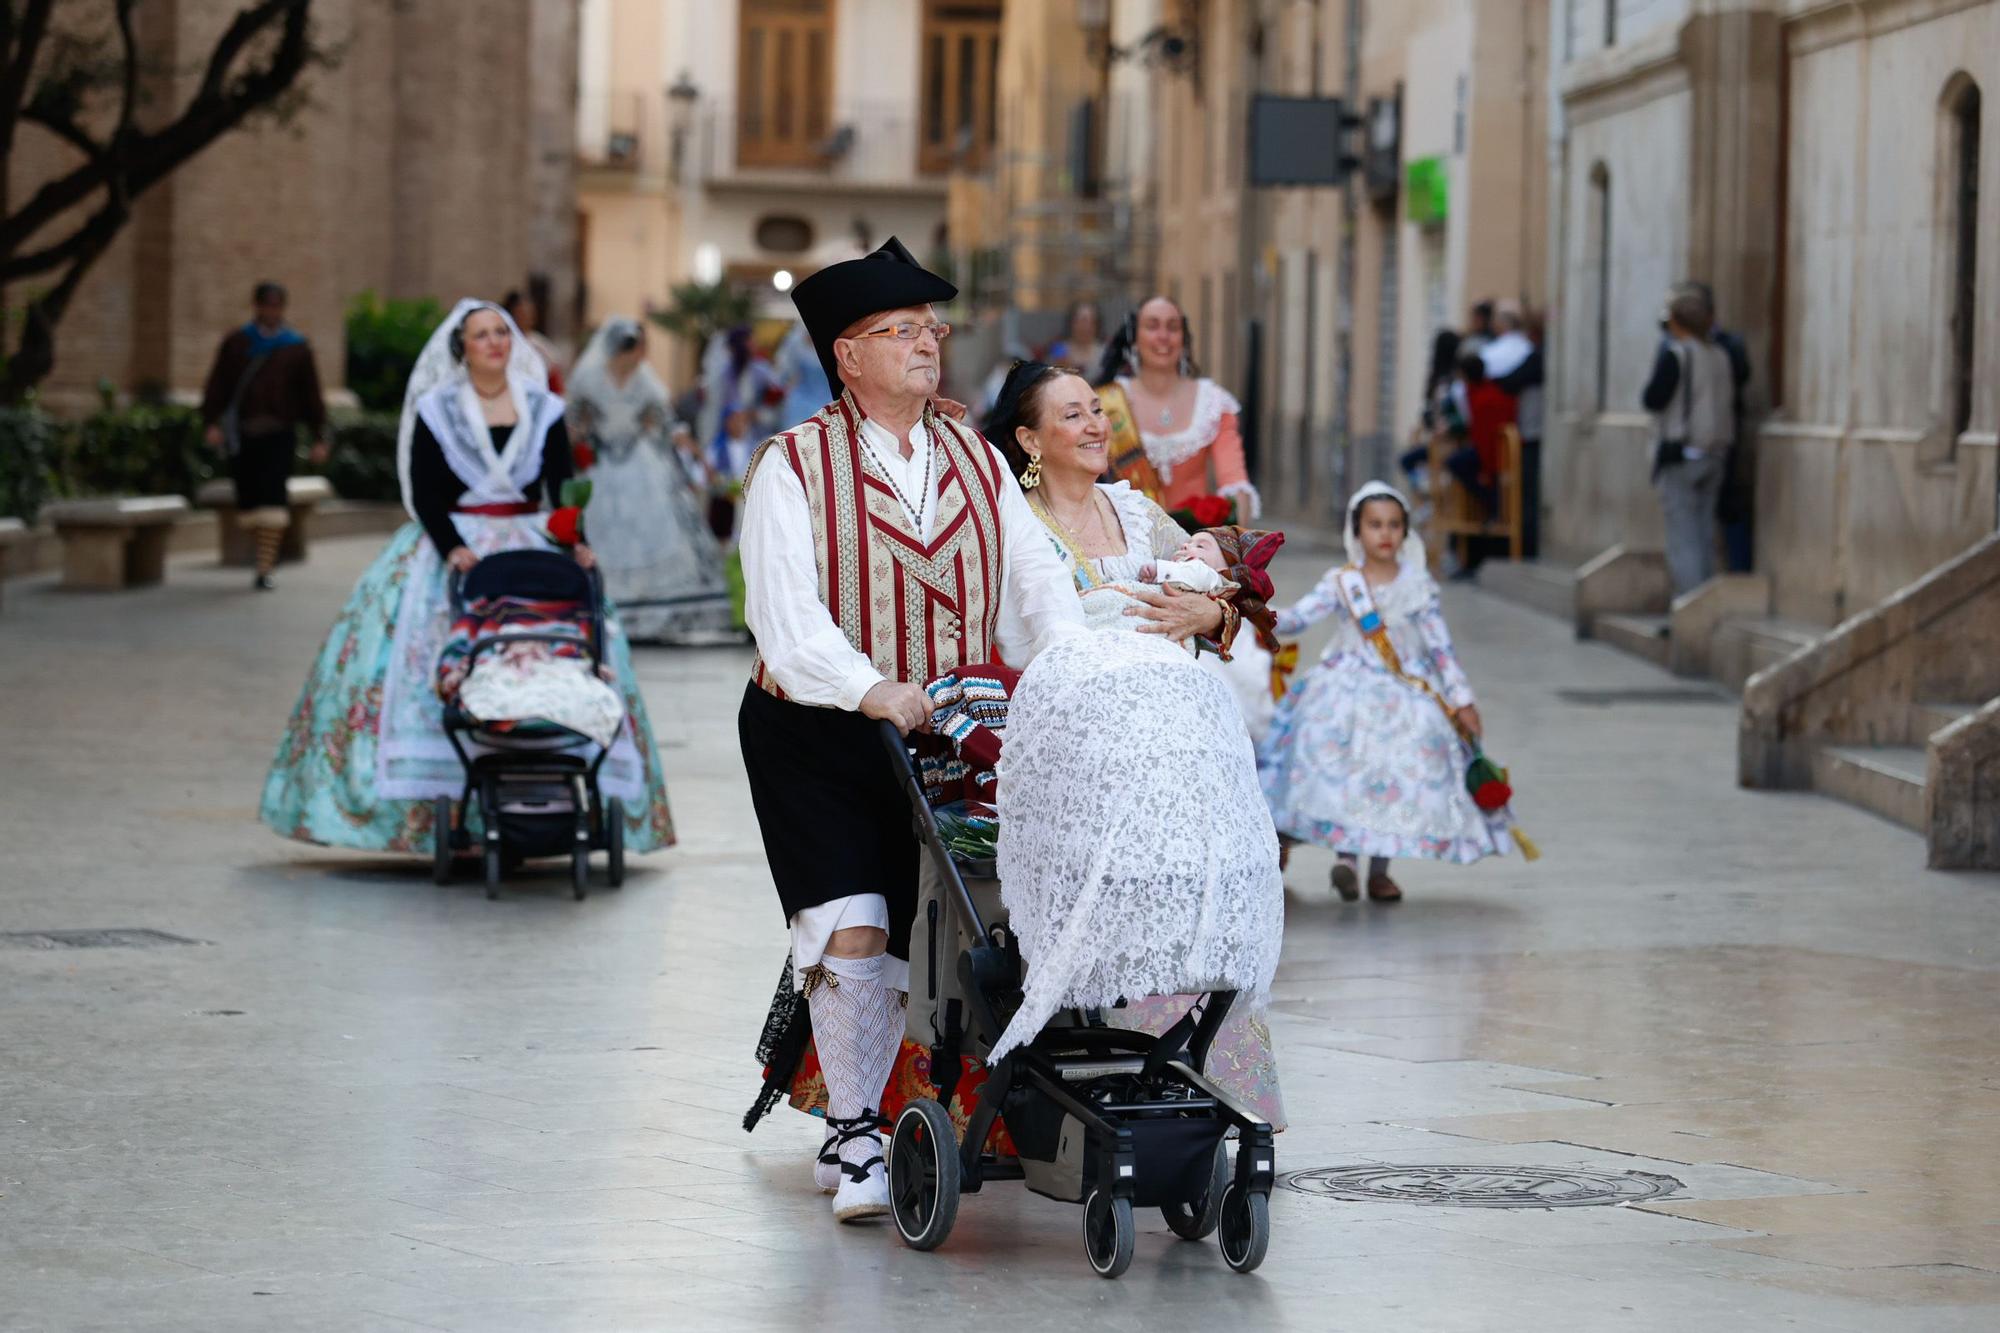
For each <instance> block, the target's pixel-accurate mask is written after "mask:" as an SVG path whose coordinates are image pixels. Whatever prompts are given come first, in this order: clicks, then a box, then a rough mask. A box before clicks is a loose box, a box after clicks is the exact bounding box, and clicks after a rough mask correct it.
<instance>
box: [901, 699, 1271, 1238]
mask: <svg viewBox="0 0 2000 1333" xmlns="http://www.w3.org/2000/svg"><path fill="white" fill-rule="evenodd" d="M882 739H883V742H884V744H885V745H886V746H887V748H888V750H889V754H890V760H891V762H892V763H893V764H894V765H895V766H896V771H897V774H898V777H899V779H900V781H901V782H902V785H903V788H904V790H905V792H906V793H907V794H908V796H909V799H910V805H911V810H912V814H913V816H914V819H915V822H916V827H917V833H918V835H919V838H920V840H921V841H922V843H923V846H924V852H925V855H924V859H923V868H922V873H921V876H920V881H919V882H920V887H919V890H918V893H919V896H918V901H917V917H916V923H915V925H914V927H913V929H912V932H911V939H910V1006H909V1031H910V1038H911V1040H913V1041H916V1042H918V1043H919V1044H922V1045H928V1046H929V1047H930V1052H931V1062H930V1067H931V1069H932V1071H933V1078H934V1080H935V1081H936V1084H937V1089H938V1096H937V1098H936V1099H935V1100H933V1099H929V1098H923V1099H919V1100H916V1101H912V1102H910V1103H909V1104H908V1105H907V1106H905V1107H904V1108H903V1109H902V1111H901V1113H900V1114H899V1115H898V1116H897V1117H896V1120H895V1127H894V1133H893V1135H892V1137H891V1139H890V1144H889V1152H888V1159H889V1160H888V1169H889V1201H890V1210H891V1212H892V1214H893V1215H894V1218H895V1222H896V1228H897V1230H898V1231H899V1232H900V1233H901V1234H902V1237H903V1240H904V1242H905V1243H906V1244H908V1245H910V1246H911V1247H913V1248H915V1249H919V1250H932V1249H936V1248H937V1247H938V1246H940V1245H942V1244H943V1243H944V1242H945V1239H946V1238H947V1237H948V1236H949V1235H950V1234H951V1229H952V1224H953V1222H954V1221H955V1220H956V1219H957V1216H958V1203H959V1198H960V1196H961V1195H965V1194H976V1193H978V1192H979V1191H980V1190H981V1189H982V1188H983V1187H984V1186H985V1185H986V1183H987V1182H988V1181H994V1180H1021V1181H1024V1182H1025V1183H1026V1185H1027V1187H1028V1188H1029V1189H1031V1190H1033V1191H1035V1192H1036V1193H1037V1194H1042V1195H1045V1196H1047V1197H1049V1198H1052V1199H1058V1200H1061V1201H1063V1202H1065V1203H1081V1204H1082V1205H1083V1239H1084V1249H1085V1253H1086V1254H1087V1256H1088V1257H1089V1260H1090V1265H1091V1267H1092V1268H1093V1269H1094V1270H1095V1271H1096V1272H1097V1273H1098V1275H1099V1276H1101V1277H1107V1278H1114V1277H1117V1276H1118V1275H1120V1274H1121V1273H1123V1272H1124V1271H1125V1269H1126V1267H1127V1266H1128V1265H1130V1264H1131V1262H1132V1251H1133V1246H1134V1243H1135V1240H1136V1235H1137V1233H1136V1229H1135V1225H1134V1222H1133V1209H1135V1208H1140V1207H1157V1208H1159V1209H1160V1211H1161V1212H1162V1214H1164V1216H1165V1218H1166V1222H1167V1225H1168V1227H1170V1228H1171V1229H1172V1230H1173V1232H1174V1233H1175V1234H1176V1235H1178V1236H1181V1237H1182V1238H1184V1239H1187V1240H1202V1239H1205V1238H1206V1237H1207V1236H1208V1235H1209V1234H1210V1233H1212V1232H1216V1231H1219V1232H1220V1233H1221V1234H1220V1242H1221V1250H1222V1258H1223V1261H1224V1262H1225V1263H1227V1264H1228V1265H1229V1266H1230V1267H1231V1268H1233V1269H1235V1270H1236V1271H1237V1272H1240V1273H1247V1272H1250V1271H1251V1270H1252V1269H1255V1268H1256V1267H1257V1266H1258V1265H1259V1264H1261V1263H1262V1262H1263V1260H1264V1253H1265V1250H1266V1248H1267V1246H1268V1245H1269V1243H1270V1236H1271V1218H1270V1211H1269V1209H1270V1193H1271V1184H1272V1179H1273V1170H1272V1162H1273V1143H1272V1138H1273V1130H1272V1128H1271V1126H1270V1125H1269V1124H1268V1123H1266V1122H1265V1121H1264V1120H1263V1119H1262V1118H1261V1117H1260V1116H1258V1115H1257V1113H1256V1112H1254V1111H1252V1110H1250V1109H1248V1108H1247V1107H1245V1106H1243V1105H1242V1104H1241V1103H1240V1102H1238V1101H1237V1100H1236V1099H1234V1098H1233V1097H1231V1096H1230V1095H1229V1094H1228V1093H1227V1092H1225V1091H1223V1090H1222V1089H1221V1088H1220V1087H1218V1086H1217V1085H1216V1084H1215V1083H1213V1082H1212V1081H1210V1080H1209V1079H1208V1078H1207V1077H1206V1076H1205V1074H1204V1073H1203V1066H1204V1064H1205V1062H1206V1060H1207V1057H1208V1051H1209V1047H1210V1045H1211V1044H1212V1043H1213V1041H1214V1039H1215V1036H1216V1033H1217V1032H1218V1031H1219V1030H1220V1029H1221V1027H1222V1023H1223V1020H1224V1018H1225V1017H1227V1015H1228V1013H1229V1008H1230V1005H1231V1003H1232V1002H1233V1001H1234V999H1235V994H1234V992H1230V991H1216V992H1211V993H1210V994H1209V995H1207V996H1206V997H1205V998H1204V999H1203V1000H1202V1001H1201V1002H1199V1003H1197V1004H1196V1005H1195V1006H1194V1008H1193V1009H1192V1010H1190V1012H1189V1013H1188V1014H1187V1016H1185V1017H1184V1018H1182V1019H1181V1020H1179V1021H1178V1022H1176V1023H1175V1024H1174V1025H1173V1026H1172V1027H1171V1028H1169V1029H1168V1030H1167V1031H1166V1032H1165V1033H1163V1034H1162V1035H1160V1036H1159V1037H1153V1036H1150V1035H1148V1034H1146V1033H1144V1032H1135V1031H1130V1030H1128V1029H1124V1028H1118V1027H1113V1026H1110V1025H1109V1024H1107V1023H1106V1022H1105V1021H1104V1019H1103V1016H1102V1013H1101V1012H1100V1011H1097V1010H1090V1009H1070V1010H1066V1011H1064V1012H1063V1013H1062V1014H1061V1015H1059V1016H1058V1017H1057V1018H1056V1019H1055V1020H1054V1021H1053V1022H1051V1023H1050V1024H1049V1025H1048V1026H1047V1027H1046V1028H1044V1029H1043V1030H1042V1031H1041V1033H1040V1034H1038V1035H1037V1036H1036V1037H1035V1039H1034V1040H1033V1041H1031V1042H1029V1043H1027V1044H1025V1045H1023V1046H1020V1047H1018V1048H1016V1049H1014V1050H1012V1051H1010V1052H1009V1053H1008V1054H1007V1055H1005V1056H1004V1057H1002V1058H1001V1059H999V1060H998V1061H994V1062H992V1063H991V1064H990V1065H988V1067H987V1070H986V1074H987V1078H986V1081H985V1082H984V1083H983V1084H982V1085H981V1086H980V1087H979V1088H977V1089H976V1091H974V1092H972V1093H971V1094H969V1095H968V1096H967V1097H966V1100H965V1101H964V1109H965V1110H966V1112H967V1113H968V1114H969V1116H970V1120H969V1123H968V1125H967V1127H966V1132H965V1136H964V1139H963V1140H962V1141H961V1140H960V1139H959V1137H958V1135H957V1133H956V1131H955V1128H954V1125H953V1121H952V1117H951V1114H950V1112H949V1111H948V1110H947V1109H946V1108H947V1107H949V1106H950V1105H951V1102H952V1097H953V1094H954V1092H955V1091H958V1090H959V1088H958V1085H959V1082H960V1079H961V1071H962V1070H963V1068H964V1066H963V1064H962V1062H961V1060H962V1057H965V1056H972V1057H974V1058H975V1059H981V1060H983V1059H984V1058H985V1056H986V1053H987V1052H988V1051H990V1050H992V1049H993V1047H994V1045H995V1043H996V1042H997V1041H998V1040H999V1037H1000V1035H1001V1032H1002V1031H1003V1030H1004V1029H1005V1027H1006V1025H1007V1022H1008V1020H1009V1019H1010V1018H1011V1017H1012V1015H1013V1012H1014V1010H1015V1008H1016V1007H1018V1005H1019V1003H1020V1000H1021V986H1022V978H1023V976H1024V975H1025V973H1024V968H1023V962H1022V958H1021V953H1020V948H1019V944H1018V942H1017V941H1016V940H1015V938H1014V937H1013V935H1012V934H1011V932H1010V931H1009V930H1008V928H1007V926H1006V924H1005V922H1004V921H1002V920H1001V919H1000V917H1001V910H1000V901H999V900H1000V893H999V888H1000V886H999V882H998V880H997V879H995V878H994V868H993V863H992V862H990V861H987V862H973V863H967V864H963V865H961V863H960V862H958V861H957V860H955V859H954V857H953V854H952V852H951V850H950V849H949V848H948V847H947V845H946V843H945V841H944V839H943V838H942V836H941V835H940V833H939V829H938V824H937V820H936V819H935V818H934V817H933V814H932V811H931V807H930V804H929V802H928V800H927V799H926V797H925V792H924V786H923V783H922V780H921V779H920V778H919V777H918V774H917V770H916V766H915V765H914V764H913V763H912V760H911V752H910V750H909V748H908V746H907V744H906V743H905V741H904V739H903V738H902V736H901V735H899V734H898V733H897V731H896V729H895V728H894V727H893V726H892V725H890V724H888V723H886V722H885V723H884V724H883V727H882ZM1135 998H1136V997H1135ZM1000 1120H1004V1124H1005V1127H1006V1131H1007V1134H1008V1135H1009V1137H1011V1138H1012V1140H1013V1144H1014V1147H1015V1149H1016V1152H1017V1156H1016V1157H1015V1158H1014V1159H1013V1160H1006V1159H1003V1158H1001V1157H999V1156H998V1155H997V1154H995V1153H994V1152H992V1151H990V1150H989V1149H988V1140H989V1137H990V1136H991V1135H992V1132H993V1130H994V1127H995V1122H996V1121H1000ZM1232 1129H1233V1130H1235V1131H1236V1136H1237V1137H1236V1140H1235V1143H1234V1146H1233V1151H1232V1145H1231V1143H1230V1142H1229V1141H1228V1139H1227V1138H1226V1135H1227V1134H1228V1132H1229V1131H1230V1130H1232Z"/></svg>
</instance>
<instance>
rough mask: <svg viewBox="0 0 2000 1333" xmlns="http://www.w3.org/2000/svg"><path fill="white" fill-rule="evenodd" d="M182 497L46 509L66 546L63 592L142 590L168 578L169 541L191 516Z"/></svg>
mask: <svg viewBox="0 0 2000 1333" xmlns="http://www.w3.org/2000/svg"><path fill="white" fill-rule="evenodd" d="M187 510H188V503H187V501H186V500H183V499H182V498H181V497H180V496H178V495H126V496H115V497H111V498H108V499H103V500H63V501H60V502H58V503H56V504H49V505H43V506H42V514H41V517H42V519H43V521H45V522H47V523H48V524H49V525H51V526H52V527H54V528H55V530H56V536H57V538H58V539H60V540H61V542H62V569H63V576H62V586H63V587H65V588H140V587H145V586H146V585H148V584H153V583H158V582H160V581H161V580H163V579H165V578H166V576H167V540H168V538H169V537H170V536H172V534H173V530H174V524H175V523H176V522H177V521H178V520H179V519H180V517H181V515H183V514H185V513H187Z"/></svg>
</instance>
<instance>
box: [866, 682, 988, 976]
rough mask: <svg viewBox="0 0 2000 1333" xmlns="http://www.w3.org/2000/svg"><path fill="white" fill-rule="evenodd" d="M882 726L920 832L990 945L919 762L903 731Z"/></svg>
mask: <svg viewBox="0 0 2000 1333" xmlns="http://www.w3.org/2000/svg"><path fill="white" fill-rule="evenodd" d="M879 727H880V731H881V734H882V745H883V748H885V749H887V750H888V751H889V762H890V763H891V764H892V765H893V766H894V767H895V770H896V777H897V779H898V780H899V781H900V782H901V783H902V784H903V794H904V795H905V796H907V797H909V799H910V809H911V811H912V812H913V817H914V818H915V820H916V823H917V836H918V837H920V838H922V839H923V842H924V846H925V848H926V849H927V850H928V851H929V852H930V854H931V858H932V860H933V861H935V862H936V863H937V865H938V866H939V867H940V868H941V869H942V870H943V872H944V875H945V879H946V881H947V882H948V883H949V884H950V885H951V891H952V895H953V897H955V898H956V899H957V900H958V910H959V911H960V912H962V913H963V914H964V916H965V919H966V921H968V922H969V923H971V925H972V929H973V933H974V934H975V935H977V936H978V943H979V945H980V947H982V948H990V947H991V946H992V944H993V937H992V936H991V935H990V934H989V933H988V932H987V929H986V921H985V919H984V918H983V917H981V916H980V915H979V907H978V904H976V903H974V902H973V901H972V891H971V890H970V889H968V888H966V887H965V877H964V876H962V875H960V874H959V873H958V864H957V863H956V862H954V861H953V860H952V859H951V849H950V848H948V847H946V846H945V845H944V838H943V837H942V836H941V835H940V834H939V833H938V826H937V819H936V818H935V817H934V816H933V815H932V814H931V803H930V800H929V798H927V797H926V796H925V795H924V784H923V782H922V780H920V779H919V778H918V777H917V769H916V765H914V764H912V763H911V762H910V747H909V745H908V744H907V743H906V742H905V741H904V740H903V733H902V732H900V731H898V730H896V724H895V723H893V722H890V721H888V720H887V719H884V720H882V721H881V722H880V724H879Z"/></svg>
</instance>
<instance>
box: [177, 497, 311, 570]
mask: <svg viewBox="0 0 2000 1333" xmlns="http://www.w3.org/2000/svg"><path fill="white" fill-rule="evenodd" d="M194 498H195V503H196V504H198V505H200V506H201V507H202V508H203V509H213V510H214V511H215V527H216V533H217V535H218V537H219V538H220V546H221V552H220V558H221V561H222V563H223V564H225V565H241V566H243V567H245V568H248V567H249V566H251V565H254V564H256V563H257V534H256V533H254V532H252V531H250V530H249V529H248V528H246V527H244V526H243V525H242V524H241V523H239V522H238V521H237V518H236V483H234V482H232V481H227V480H223V481H211V482H205V483H203V485H202V488H201V489H200V490H198V491H196V492H195V497H194ZM332 498H333V485H332V483H330V482H328V481H327V479H326V478H325V477H292V478H289V479H288V480H287V481H286V482H285V503H286V506H287V507H288V508H289V509H290V510H291V524H290V526H288V527H287V528H286V529H285V541H284V545H282V546H280V547H279V548H278V558H279V559H280V560H289V561H301V560H304V559H305V558H306V543H307V539H308V537H309V536H310V535H311V534H310V532H309V528H310V527H311V524H312V515H313V510H315V509H317V508H318V507H319V506H320V504H321V502H322V501H326V500H331V499H332Z"/></svg>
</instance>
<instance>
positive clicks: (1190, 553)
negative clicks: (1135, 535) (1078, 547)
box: [1083, 528, 1236, 630]
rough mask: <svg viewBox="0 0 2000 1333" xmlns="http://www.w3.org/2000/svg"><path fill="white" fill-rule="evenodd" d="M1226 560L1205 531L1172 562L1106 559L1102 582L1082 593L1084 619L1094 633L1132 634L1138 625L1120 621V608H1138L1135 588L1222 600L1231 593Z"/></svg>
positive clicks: (1213, 535)
mask: <svg viewBox="0 0 2000 1333" xmlns="http://www.w3.org/2000/svg"><path fill="white" fill-rule="evenodd" d="M1228 568H1229V559H1228V556H1227V554H1226V553H1225V552H1224V551H1223V549H1222V542H1221V541H1220V540H1219V539H1218V537H1217V535H1216V532H1215V531H1213V530H1210V529H1207V528H1204V529H1202V530H1201V531H1200V532H1197V533H1194V534H1192V535H1191V536H1189V537H1188V539H1187V540H1186V541H1184V542H1182V543H1181V544H1180V545H1179V546H1178V547H1177V548H1175V550H1174V557H1173V559H1171V560H1156V559H1154V558H1153V557H1151V556H1148V555H1122V556H1107V557H1105V558H1103V559H1101V560H1099V561H1098V562H1097V569H1098V573H1099V574H1100V576H1101V577H1102V578H1103V579H1104V580H1105V581H1104V582H1103V583H1102V584H1100V585H1098V586H1097V587H1095V588H1090V589H1087V590H1085V592H1084V593H1083V614H1084V619H1085V620H1086V621H1088V622H1089V624H1090V627H1091V628H1092V629H1094V630H1104V629H1129V630H1136V629H1137V628H1138V624H1139V622H1137V621H1134V620H1132V619H1130V618H1129V617H1127V616H1126V615H1125V608H1126V607H1128V606H1133V605H1136V604H1137V599H1136V598H1134V597H1133V596H1132V594H1131V588H1132V586H1133V585H1134V584H1152V585H1155V586H1165V587H1171V588H1178V589H1180V590H1181V591H1182V592H1198V593H1205V594H1211V595H1215V596H1223V595H1227V594H1228V593H1232V592H1234V591H1236V585H1235V584H1233V583H1231V582H1230V580H1229V579H1228V577H1226V574H1225V571H1226V570H1228Z"/></svg>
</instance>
